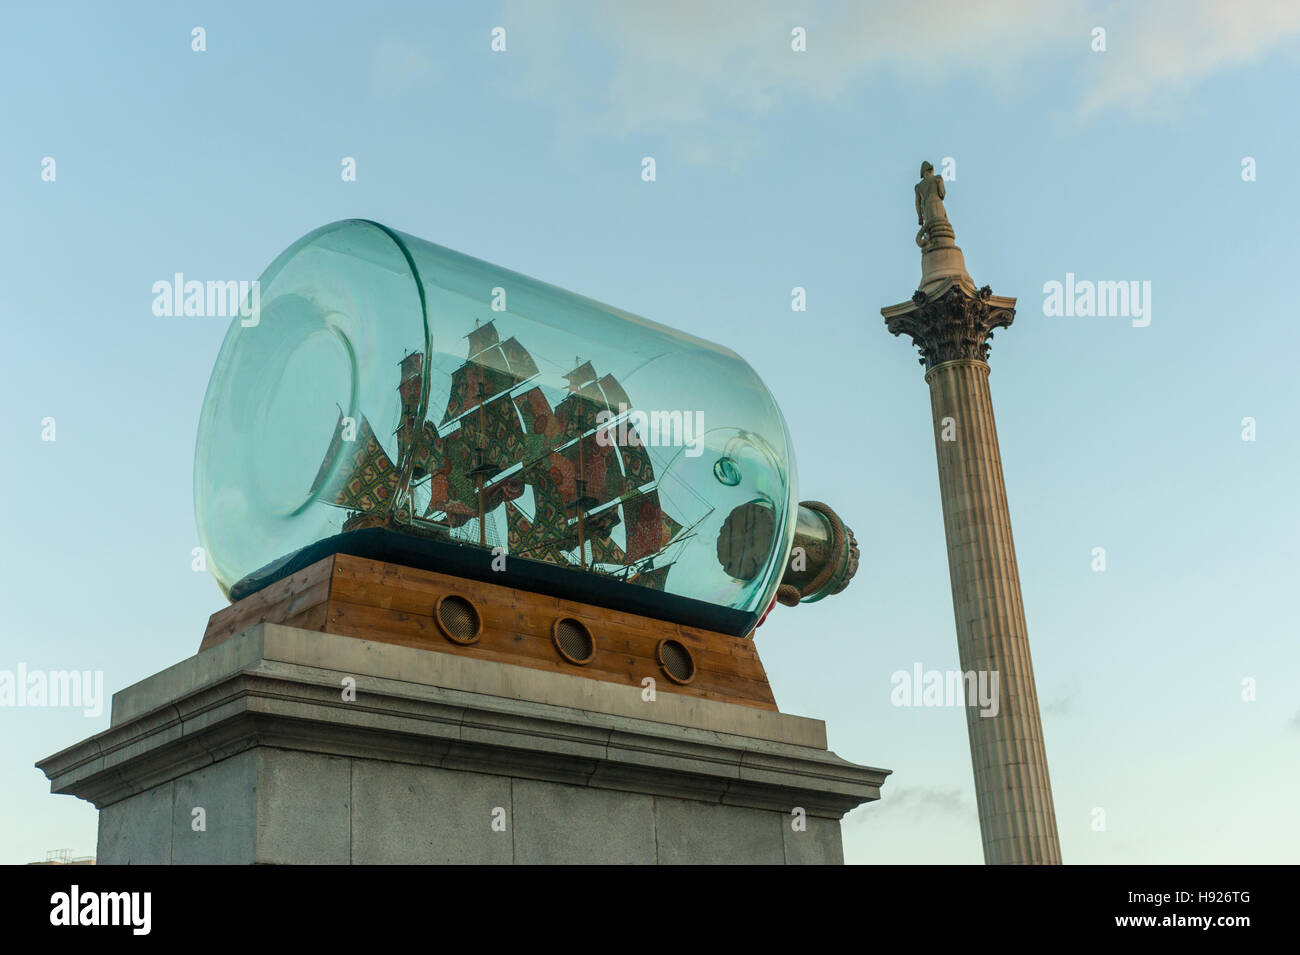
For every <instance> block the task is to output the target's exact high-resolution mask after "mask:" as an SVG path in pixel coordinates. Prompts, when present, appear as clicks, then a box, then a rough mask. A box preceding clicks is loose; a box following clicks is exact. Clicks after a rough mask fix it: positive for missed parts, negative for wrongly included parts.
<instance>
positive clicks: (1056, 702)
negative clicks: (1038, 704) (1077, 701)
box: [1043, 693, 1075, 716]
mask: <svg viewBox="0 0 1300 955" xmlns="http://www.w3.org/2000/svg"><path fill="white" fill-rule="evenodd" d="M1074 696H1075V694H1074V693H1067V694H1066V695H1065V696H1058V697H1054V698H1053V699H1051V700H1048V701H1047V702H1046V703H1044V704H1043V715H1044V716H1065V715H1067V714H1068V713H1069V712H1070V705H1071V701H1072V700H1073V699H1074Z"/></svg>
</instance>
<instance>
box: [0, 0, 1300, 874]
mask: <svg viewBox="0 0 1300 955" xmlns="http://www.w3.org/2000/svg"><path fill="white" fill-rule="evenodd" d="M969 6H970V7H974V6H976V5H969ZM979 6H981V8H983V7H987V9H981V10H980V11H979V12H978V13H975V12H972V11H971V10H968V9H967V5H965V4H960V3H946V2H938V3H930V4H926V5H925V7H924V9H923V11H922V10H921V9H920V8H917V7H916V6H915V5H911V4H868V3H845V4H815V5H810V4H797V3H776V2H757V3H751V4H744V5H739V4H735V5H728V4H688V3H665V4H652V5H631V4H618V5H613V4H607V5H597V4H585V3H535V2H528V3H524V2H520V3H517V4H516V3H506V4H475V5H469V4H396V3H391V4H386V3H379V4H375V5H357V4H328V3H326V4H312V5H310V6H308V5H306V4H279V5H261V4H240V3H234V4H212V5H206V4H183V3H181V4H153V5H146V4H138V5H133V6H131V7H128V8H119V7H114V8H111V9H110V8H108V7H103V6H101V5H97V4H96V5H91V4H86V5H71V4H68V5H49V4H22V3H19V4H6V6H5V8H4V10H3V12H0V129H3V130H4V135H3V138H2V139H0V210H3V212H4V214H5V221H6V222H7V223H8V224H9V228H7V229H5V230H3V232H0V270H3V271H2V272H0V327H2V328H3V336H4V347H3V348H2V349H0V389H2V390H3V396H4V414H3V415H0V429H2V430H0V440H3V446H4V448H5V450H6V454H5V463H6V465H7V466H6V467H5V468H4V469H3V471H2V474H3V476H2V477H0V481H3V491H4V498H3V499H4V500H5V501H6V502H7V507H6V508H5V515H4V519H3V527H4V532H3V533H4V547H3V551H2V553H3V554H4V566H3V573H0V597H2V598H3V607H4V612H3V616H0V669H8V670H13V669H15V668H16V667H17V666H18V665H19V663H23V664H25V665H26V666H27V667H28V668H29V669H37V668H41V669H48V670H56V669H74V668H75V669H92V670H94V669H97V670H103V672H104V681H105V686H106V688H107V689H108V690H109V691H112V690H115V689H119V688H121V687H123V686H126V685H128V684H130V683H133V682H135V681H137V680H139V679H141V678H143V677H145V676H147V675H149V674H150V673H153V672H155V671H157V670H159V669H162V668H163V667H165V666H168V665H170V664H172V663H174V662H176V661H177V660H179V659H181V658H183V657H185V656H188V655H190V654H192V653H193V652H194V651H195V649H196V648H197V646H198V643H199V640H200V638H201V636H202V632H203V628H204V626H205V623H206V620H207V617H208V615H209V614H211V613H212V612H213V611H215V610H217V609H219V608H220V607H221V606H222V605H223V604H224V600H223V598H222V597H221V595H220V593H219V591H218V590H217V587H216V585H215V584H214V583H213V581H212V580H211V578H210V577H208V576H207V575H205V574H199V573H194V572H193V571H192V570H191V569H190V561H191V556H190V555H191V549H192V548H193V547H195V546H197V540H196V530H195V526H194V517H193V502H192V497H191V488H192V481H191V466H192V461H193V453H194V435H195V431H196V427H197V423H198V415H199V408H200V405H201V402H202V398H203V394H204V389H205V387H206V384H207V380H208V375H209V373H210V371H211V367H212V363H213V361H214V359H215V357H216V354H217V351H218V348H219V346H220V343H221V340H222V338H223V336H224V334H225V330H226V328H225V326H226V323H225V322H224V321H222V320H219V319H201V318H188V319H187V318H158V317H155V316H154V315H153V314H152V312H151V309H150V305H151V302H152V299H153V295H152V291H151V289H152V285H153V283H154V282H155V281H157V280H159V279H167V278H170V276H171V275H172V274H173V273H174V272H177V271H181V272H184V273H186V275H192V276H202V277H212V278H219V279H231V278H255V277H256V276H257V275H258V274H259V273H260V272H261V271H262V269H263V268H265V266H266V265H267V264H269V263H270V261H271V260H272V259H273V258H274V257H275V256H276V255H277V254H278V253H279V252H280V251H281V250H282V249H283V248H285V247H286V246H288V245H289V244H290V243H292V242H293V241H294V240H295V239H297V238H298V237H299V236H301V235H303V234H304V233H306V232H308V231H310V230H312V229H314V228H315V227H317V226H320V225H323V224H325V223H327V222H330V221H333V220H336V219H340V218H347V217H352V216H357V217H366V218H372V219H377V220H379V221H381V222H384V223H386V224H388V225H390V226H392V227H394V228H397V229H401V230H403V231H406V232H409V233H411V234H414V235H418V236H421V237H424V238H427V239H429V240H431V241H434V242H437V243H440V244H442V245H445V246H448V247H450V248H453V249H457V250H459V251H462V252H466V253H468V254H471V255H475V256H478V257H479V258H482V259H486V260H487V261H490V262H493V263H496V264H499V265H502V266H505V267H507V268H510V269H514V270H516V271H519V272H523V273H525V274H527V275H532V276H535V277H537V278H539V279H542V280H544V281H547V282H550V283H552V284H555V285H559V286H561V287H563V288H567V289H571V290H573V291H575V292H578V293H581V294H583V295H587V296H589V297H592V298H595V299H598V300H601V301H605V302H609V303H610V304H612V305H616V306H618V307H620V308H624V309H627V310H629V311H631V312H635V313H637V314H641V315H644V316H646V317H648V318H652V319H654V320H656V321H659V322H662V323H664V324H667V325H671V326H674V327H678V328H681V329H683V330H686V331H688V332H691V333H693V334H696V335H699V336H701V337H703V338H707V339H711V340H714V341H717V342H719V343H721V344H724V345H727V346H728V347H730V348H732V349H734V350H735V351H737V352H739V353H740V354H741V355H742V356H743V357H744V358H745V359H746V360H747V361H748V362H749V363H750V364H751V365H752V366H753V367H754V368H755V370H756V371H757V372H758V373H759V374H760V375H761V376H762V377H763V379H764V380H765V382H766V383H767V384H768V386H769V388H770V389H771V390H772V392H773V394H774V395H775V397H776V399H777V400H778V402H779V403H780V404H781V407H782V409H783V411H784V413H785V416H786V419H787V421H788V423H789V426H790V431H791V435H792V437H793V440H794V445H795V449H796V453H797V457H798V469H799V476H800V482H801V488H800V490H801V496H802V497H803V498H805V499H815V500H823V501H826V502H828V503H830V504H831V505H832V506H834V507H835V508H836V509H837V510H838V511H839V512H840V513H841V514H842V515H843V516H844V518H845V520H846V521H847V522H848V523H849V524H850V525H851V526H852V527H853V528H854V529H855V531H856V532H857V536H858V539H859V541H860V542H861V544H862V548H863V559H862V567H861V570H860V572H859V574H858V578H857V580H856V581H855V582H854V584H853V586H852V587H851V588H850V589H849V590H848V591H847V592H846V593H844V594H843V595H841V596H839V597H837V598H835V599H833V600H826V601H823V602H821V603H818V604H815V605H809V606H804V607H800V608H797V609H793V610H791V609H787V608H777V610H776V611H774V612H773V614H772V616H771V617H770V618H769V620H768V622H767V623H766V624H765V625H764V626H763V628H762V629H761V630H760V631H759V634H758V648H759V652H760V654H761V655H762V658H763V661H764V663H765V665H766V667H767V670H768V673H769V676H770V678H771V680H772V684H773V688H774V691H775V693H776V697H777V701H778V703H779V704H780V705H781V707H782V709H783V710H785V711H787V712H794V713H799V714H804V715H809V716H816V717H819V718H822V719H825V720H826V721H827V725H828V730H829V735H830V741H831V746H832V748H833V749H834V750H835V751H836V752H838V753H839V754H840V755H841V756H844V757H846V758H848V759H851V760H854V761H857V762H862V763H868V764H871V765H876V766H883V767H887V768H889V769H892V770H894V775H893V776H892V777H891V778H890V780H889V782H888V783H887V784H886V787H885V798H884V799H883V800H882V801H881V802H879V803H875V804H872V805H869V806H866V807H864V808H862V809H860V810H858V811H855V812H854V813H852V814H851V815H850V816H849V817H848V818H847V819H846V822H845V826H844V833H845V848H846V856H847V858H848V859H849V861H854V862H865V863H873V862H883V863H905V862H939V861H943V862H971V863H974V862H979V861H980V860H981V858H982V856H981V850H980V841H979V831H978V823H977V819H976V816H975V805H974V790H973V783H972V778H971V767H970V756H969V750H968V748H967V738H966V729H965V721H964V715H963V714H962V712H961V711H960V709H953V708H901V707H895V706H893V705H891V702H890V690H891V685H890V675H891V673H893V672H894V671H895V670H898V669H907V670H910V669H911V668H912V666H913V665H914V664H915V663H918V662H919V663H921V664H922V665H923V666H924V668H926V669H949V668H955V667H956V666H957V654H956V640H955V638H954V626H953V617H952V604H951V598H950V591H949V582H948V568H947V561H946V553H945V549H944V540H943V523H942V515H941V512H940V507H939V493H938V480H937V473H936V468H935V460H934V445H933V439H932V437H931V435H930V411H929V402H928V395H927V389H926V386H925V384H924V381H923V379H922V373H921V370H920V367H919V366H918V365H917V362H916V356H915V350H914V349H913V348H912V347H911V345H910V344H909V343H908V342H907V341H906V340H904V339H896V338H893V337H892V336H890V335H889V334H888V333H887V332H886V331H885V328H884V324H883V321H882V319H881V317H880V312H879V309H880V308H881V307H882V306H886V305H892V304H894V303H897V302H901V301H904V300H906V299H907V298H908V297H909V296H910V295H911V293H912V291H913V289H914V288H915V285H916V282H917V279H918V276H919V255H918V252H917V249H916V247H915V245H914V243H913V235H914V233H915V229H916V226H915V219H914V213H913V209H912V185H913V183H914V181H915V179H916V172H917V167H918V165H919V163H920V161H921V160H923V159H929V160H931V161H932V162H934V163H935V164H936V165H939V164H940V163H941V161H942V160H943V159H944V158H945V157H951V158H952V159H954V160H955V162H956V171H957V175H956V177H955V179H954V180H953V181H952V182H950V183H949V186H948V201H947V210H948V214H949V218H950V219H951V221H952V223H953V225H954V228H955V230H956V237H957V243H958V245H960V246H961V247H962V248H963V250H964V252H965V256H966V262H967V266H968V268H969V270H970V272H971V274H972V275H973V276H974V278H975V280H976V282H977V283H978V284H986V283H987V284H989V285H991V286H992V287H993V290H994V291H995V292H996V293H998V294H1002V295H1010V296H1017V297H1018V298H1019V310H1018V314H1017V317H1016V320H1015V324H1014V325H1013V326H1012V327H1011V328H1010V329H1008V330H1006V331H1002V332H999V333H998V334H997V336H996V340H995V343H994V349H993V353H992V356H991V365H992V377H991V387H992V391H993V397H994V405H995V408H996V412H997V422H998V433H999V437H1000V441H1001V450H1002V458H1003V466H1004V469H1005V473H1006V483H1007V490H1008V495H1009V499H1010V506H1011V513H1012V521H1013V527H1014V531H1015V541H1016V546H1017V555H1018V560H1019V566H1020V571H1021V578H1022V579H1021V582H1022V586H1023V590H1024V598H1025V606H1026V613H1027V617H1028V624H1029V633H1030V641H1031V646H1032V648H1033V654H1034V665H1035V671H1036V676H1037V681H1038V691H1039V697H1040V701H1041V703H1042V707H1043V725H1044V732H1045V736H1046V742H1047V753H1048V760H1049V765H1050V769H1051V776H1052V783H1053V790H1054V794H1055V800H1056V809H1057V817H1058V824H1059V827H1060V832H1061V842H1062V851H1063V856H1064V858H1065V860H1066V861H1067V862H1073V863H1100V862H1119V863H1132V862H1281V861H1294V860H1295V859H1296V858H1297V856H1298V855H1300V819H1297V817H1296V815H1295V812H1294V807H1295V805H1296V804H1297V802H1300V677H1298V676H1297V674H1300V641H1297V639H1296V637H1297V630H1298V626H1297V624H1298V620H1297V617H1298V616H1300V614H1298V612H1297V609H1296V605H1295V601H1294V597H1293V594H1294V592H1295V578H1296V575H1297V570H1298V569H1300V567H1298V564H1300V561H1298V560H1297V541H1298V540H1300V533H1298V531H1300V508H1298V506H1297V503H1296V496H1295V491H1294V489H1295V485H1296V475H1297V473H1298V472H1300V467H1298V465H1300V424H1298V422H1297V410H1298V408H1300V402H1298V401H1297V396H1298V394H1300V387H1298V386H1297V384H1296V376H1295V374H1294V372H1293V371H1292V370H1291V369H1290V368H1289V367H1288V366H1287V365H1286V364H1285V362H1282V361H1281V359H1282V358H1284V357H1285V356H1286V355H1288V354H1293V353H1294V352H1295V351H1296V349H1297V346H1300V326H1297V323H1296V322H1295V321H1294V314H1293V313H1294V309H1295V306H1294V302H1293V300H1292V297H1291V296H1292V290H1291V288H1290V281H1289V273H1290V269H1291V268H1292V267H1293V264H1292V263H1293V262H1294V261H1295V260H1296V259H1297V258H1300V254H1298V253H1300V242H1297V239H1296V237H1295V232H1296V230H1295V225H1294V223H1293V221H1292V219H1293V216H1292V215H1291V210H1290V209H1289V208H1288V206H1287V204H1286V203H1285V202H1284V201H1283V196H1284V195H1285V194H1286V190H1287V188H1288V185H1289V179H1290V176H1291V174H1290V173H1289V172H1288V170H1287V166H1286V163H1288V162H1290V161H1292V160H1293V159H1294V158H1295V157H1296V156H1297V155H1300V135H1298V134H1297V127H1296V123H1295V118H1294V117H1295V102H1294V98H1295V90H1296V89H1297V77H1296V68H1297V53H1298V52H1300V13H1298V12H1296V8H1295V7H1294V5H1292V4H1287V3H1266V2H1242V3H1236V4H1231V5H1226V4H1224V5H1215V4H1211V3H1173V2H1153V3H1149V4H1142V5H1122V4H1115V5H1109V4H1083V3H1072V2H1066V3H1058V4H1040V3H1029V2H1024V3H1021V2H1007V3H1002V4H990V5H979ZM195 26H202V27H203V28H204V29H205V30H206V40H207V50H206V51H205V52H194V51H193V50H192V49H191V30H192V28H193V27H195ZM497 26H501V27H504V28H505V30H506V37H507V50H506V51H505V52H504V53H494V52H492V50H491V49H490V40H491V36H490V31H491V30H492V29H493V28H494V27H497ZM799 26H802V27H804V28H805V29H806V31H807V37H808V40H807V50H806V52H803V53H796V52H794V51H792V50H791V48H790V36H791V30H792V29H793V28H795V27H799ZM1096 27H1103V28H1104V29H1105V30H1106V50H1105V52H1094V51H1093V50H1092V48H1091V47H1092V45H1093V30H1094V28H1096ZM345 156H351V157H355V158H356V161H357V180H356V181H355V182H343V181H342V180H341V178H340V161H341V159H342V157H345ZM645 156H653V157H655V159H656V164H657V180H656V181H655V182H653V183H647V182H644V181H642V179H641V175H640V172H641V160H642V158H643V157H645ZM45 157H53V158H54V160H55V163H56V178H55V180H54V181H53V182H47V181H43V180H42V176H41V172H42V160H43V159H44V158H45ZM1245 157H1252V158H1253V159H1254V160H1255V164H1256V170H1257V178H1256V180H1255V181H1249V182H1248V181H1244V180H1243V177H1242V161H1243V158H1245ZM1067 272H1073V273H1075V275H1076V276H1077V277H1078V278H1080V279H1091V280H1107V281H1115V280H1138V281H1149V282H1151V287H1152V302H1151V304H1152V315H1151V319H1152V320H1151V323H1150V325H1149V326H1147V327H1145V328H1135V327H1133V326H1132V325H1131V323H1130V322H1129V321H1128V320H1127V319H1124V318H1081V317H1071V318H1066V317H1048V316H1046V315H1044V314H1043V307H1042V303H1043V298H1044V295H1043V286H1044V284H1045V283H1047V282H1050V281H1064V278H1065V275H1066V273H1067ZM795 286H801V287H803V288H805V289H806V290H807V301H808V310H807V312H805V313H794V312H792V311H791V309H790V297H791V289H792V288H793V287H795ZM47 417H53V418H54V419H55V420H56V427H57V432H56V434H57V440H56V441H54V442H47V441H42V440H41V432H42V424H41V423H42V420H43V419H44V418H47ZM1246 417H1252V418H1254V419H1255V421H1256V428H1257V434H1256V440H1254V441H1253V442H1248V441H1243V440H1242V419H1243V418H1246ZM1095 547H1104V548H1105V549H1106V555H1107V568H1106V570H1105V572H1102V573H1098V572H1094V571H1093V570H1092V551H1093V548H1095ZM1246 678H1251V679H1254V680H1255V681H1257V698H1256V699H1255V700H1254V701H1253V702H1245V701H1243V700H1242V681H1243V679H1246ZM107 724H108V715H107V712H105V713H104V714H103V715H101V716H99V717H98V718H88V717H84V716H82V715H81V714H80V713H79V712H76V711H71V710H60V709H44V710H35V709H17V708H13V709H8V708H0V766H3V767H4V769H5V779H6V782H7V785H6V786H5V787H4V788H3V791H0V861H3V862H24V861H29V860H32V859H38V858H42V857H43V855H44V853H45V851H46V850H47V849H55V848H63V847H67V848H71V849H73V850H74V852H76V853H92V852H93V851H94V845H95V812H94V809H93V808H92V807H90V806H89V805H88V804H86V803H83V802H80V801H78V800H75V799H73V798H71V797H53V796H50V795H49V793H48V783H47V782H46V780H45V779H44V777H43V776H42V775H41V774H40V773H39V771H37V770H36V769H34V768H33V767H32V764H33V762H34V761H35V760H37V759H39V758H41V757H43V756H46V755H49V754H51V753H53V752H55V751H57V750H59V749H62V748H63V747H65V746H67V745H69V744H71V743H72V742H74V741H76V740H79V739H81V738H83V737H85V736H88V735H90V734H92V733H94V732H98V731H99V730H101V729H103V728H105V727H106V726H107ZM1097 808H1101V809H1103V810H1104V812H1105V819H1106V829H1105V831H1095V830H1094V828H1093V823H1094V819H1095V818H1096V814H1095V813H1094V810H1095V809H1097Z"/></svg>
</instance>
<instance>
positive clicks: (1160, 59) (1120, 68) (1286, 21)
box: [1078, 0, 1300, 117]
mask: <svg viewBox="0 0 1300 955" xmlns="http://www.w3.org/2000/svg"><path fill="white" fill-rule="evenodd" d="M1112 10H1114V11H1115V12H1114V13H1113V14H1107V15H1103V16H1097V17H1095V18H1094V19H1096V21H1097V25H1099V26H1106V27H1107V52H1106V53H1104V54H1098V55H1099V56H1104V57H1106V58H1107V59H1106V60H1105V61H1104V63H1103V69H1101V70H1100V71H1099V72H1098V74H1097V76H1098V79H1097V81H1096V83H1095V84H1094V85H1092V86H1091V87H1090V88H1089V89H1088V90H1087V91H1086V92H1085V93H1084V95H1083V97H1082V99H1081V101H1080V104H1079V110H1078V111H1079V114H1080V115H1081V116H1085V117H1086V116H1090V115H1092V114H1094V113H1096V112H1099V111H1101V110H1103V109H1108V108H1112V107H1120V108H1124V109H1126V110H1128V111H1129V112H1131V113H1135V114H1140V115H1141V114H1147V113H1150V112H1153V111H1155V110H1156V109H1159V108H1161V107H1168V106H1170V105H1172V104H1174V103H1176V102H1177V100H1178V99H1179V98H1181V97H1183V96H1185V95H1186V94H1188V93H1190V92H1191V91H1192V89H1193V88H1194V87H1195V86H1196V85H1197V84H1199V83H1200V82H1202V81H1203V80H1205V79H1206V78H1208V77H1209V76H1211V75H1212V74H1214V73H1218V72H1221V71H1223V70H1227V69H1233V68H1239V67H1242V66H1248V65H1250V64H1252V63H1256V62H1258V61H1260V60H1262V59H1264V58H1265V57H1266V56H1268V55H1270V54H1272V53H1273V52H1275V51H1277V50H1279V49H1282V48H1284V47H1288V46H1293V45H1294V44H1295V43H1296V40H1297V38H1300V3H1296V2H1295V0H1233V2H1232V3H1222V2H1220V0H1197V2H1194V3H1188V2H1187V0H1160V2H1148V3H1143V4H1133V5H1132V6H1124V7H1113V8H1112ZM1108 21H1113V23H1114V26H1113V27H1111V26H1109V25H1108Z"/></svg>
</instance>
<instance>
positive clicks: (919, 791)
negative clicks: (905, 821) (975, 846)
mask: <svg viewBox="0 0 1300 955" xmlns="http://www.w3.org/2000/svg"><path fill="white" fill-rule="evenodd" d="M895 811H897V812H901V813H905V814H907V815H909V816H924V815H931V814H936V815H949V816H962V817H966V816H971V817H973V816H974V815H975V807H974V805H972V804H971V803H969V802H967V801H966V800H965V799H964V798H963V797H962V794H961V791H960V790H958V789H932V788H930V787H927V786H913V787H911V788H908V789H896V790H892V791H890V790H888V789H886V790H885V791H884V792H883V793H882V796H881V800H880V802H878V803H872V804H871V813H870V814H871V815H872V816H878V815H880V814H881V813H883V812H895ZM866 815H867V814H866V813H862V814H859V818H865V816H866ZM852 818H853V817H852V816H850V819H852ZM868 821H869V820H868Z"/></svg>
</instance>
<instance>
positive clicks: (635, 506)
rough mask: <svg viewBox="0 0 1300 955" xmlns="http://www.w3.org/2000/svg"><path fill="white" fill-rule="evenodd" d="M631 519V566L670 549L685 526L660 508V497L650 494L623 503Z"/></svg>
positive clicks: (637, 495) (628, 535) (628, 556)
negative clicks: (670, 545)
mask: <svg viewBox="0 0 1300 955" xmlns="http://www.w3.org/2000/svg"><path fill="white" fill-rule="evenodd" d="M623 514H624V516H625V517H626V519H627V524H626V527H627V559H628V563H633V562H635V561H639V560H643V559H644V558H646V557H650V556H652V555H654V554H657V553H658V552H659V551H661V550H663V549H664V548H665V547H667V546H668V545H669V544H670V543H671V542H672V540H673V538H674V537H676V536H677V535H678V534H679V533H680V532H681V529H682V525H681V524H678V523H677V522H676V521H675V520H673V519H672V518H671V517H669V516H668V515H667V514H665V513H664V510H663V508H662V507H660V506H659V494H658V492H656V491H646V492H645V493H642V494H636V495H634V496H633V497H630V498H628V499H627V500H626V501H624V502H623Z"/></svg>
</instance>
